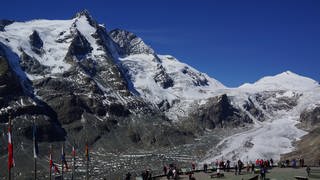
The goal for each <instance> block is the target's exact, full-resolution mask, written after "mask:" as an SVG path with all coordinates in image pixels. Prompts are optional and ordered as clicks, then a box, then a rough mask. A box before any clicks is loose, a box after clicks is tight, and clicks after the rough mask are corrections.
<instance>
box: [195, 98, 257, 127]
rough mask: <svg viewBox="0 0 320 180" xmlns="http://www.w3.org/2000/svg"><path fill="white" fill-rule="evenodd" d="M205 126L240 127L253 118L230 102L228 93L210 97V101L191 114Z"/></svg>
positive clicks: (199, 123)
mask: <svg viewBox="0 0 320 180" xmlns="http://www.w3.org/2000/svg"><path fill="white" fill-rule="evenodd" d="M190 117H191V118H192V119H193V120H196V121H197V123H196V124H198V125H200V126H202V127H203V128H208V129H214V128H223V127H239V126H244V125H245V124H246V123H252V120H251V119H250V118H249V117H248V116H247V115H246V114H245V113H243V112H241V111H240V110H239V109H237V108H235V107H234V106H233V105H231V104H230V100H229V98H228V96H227V95H226V94H223V95H220V96H216V97H213V98H210V99H209V100H208V102H207V103H206V104H204V105H202V106H200V107H199V108H197V112H194V113H192V114H191V116H190Z"/></svg>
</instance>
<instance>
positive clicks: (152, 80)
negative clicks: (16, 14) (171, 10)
mask: <svg viewBox="0 0 320 180" xmlns="http://www.w3.org/2000/svg"><path fill="white" fill-rule="evenodd" d="M319 89H320V87H319V83H317V82H315V81H313V80H311V79H309V78H305V77H302V76H299V75H297V74H294V73H292V72H289V71H287V72H284V73H281V74H279V75H276V76H273V77H265V78H262V79H261V80H259V81H257V82H256V83H254V84H244V85H243V86H241V87H239V88H227V87H225V86H224V85H223V84H221V83H220V82H219V81H217V80H215V79H213V78H211V77H209V76H208V75H206V74H205V73H202V72H199V71H197V70H196V69H194V68H192V67H191V66H189V65H187V64H184V63H182V62H180V61H179V60H177V59H176V58H174V57H173V56H170V55H159V54H157V53H156V51H155V50H153V49H152V48H151V47H150V46H148V45H147V44H145V43H144V42H143V40H142V39H141V38H140V37H138V36H136V35H135V34H133V33H131V32H128V31H126V30H121V29H115V30H112V31H110V32H108V31H107V30H106V28H105V27H104V26H103V25H100V24H98V23H97V22H96V21H95V20H94V19H93V18H92V16H91V15H90V14H89V13H88V11H81V12H79V13H77V14H76V15H75V16H74V18H72V19H70V20H33V21H28V22H14V21H8V20H2V21H0V111H1V113H0V123H1V127H2V128H6V123H7V122H8V118H9V117H10V118H11V119H12V120H13V127H14V130H15V131H14V132H15V133H14V139H15V141H19V142H23V143H21V144H22V145H21V148H22V149H26V150H25V152H27V151H30V152H31V148H30V147H28V146H24V144H30V140H31V138H32V137H31V127H32V122H33V121H34V122H36V124H37V125H38V129H39V131H40V133H39V134H40V137H39V140H40V141H41V142H42V143H41V144H42V146H43V147H42V148H43V149H44V150H45V151H47V148H48V146H49V145H48V143H50V142H56V143H57V142H59V143H62V142H64V143H65V144H68V145H70V144H76V146H77V147H79V148H82V147H83V146H84V142H85V141H88V142H89V144H90V146H92V147H93V148H92V152H93V153H96V154H95V155H97V158H100V157H102V156H100V155H101V154H105V153H107V152H108V153H109V152H111V153H121V152H128V151H132V150H133V151H143V150H155V149H157V148H167V147H176V146H177V145H184V144H190V143H191V144H192V143H193V142H194V139H195V138H196V137H199V136H201V135H203V134H205V133H207V132H211V131H212V130H216V131H219V130H223V129H225V128H231V129H232V128H235V129H239V128H241V127H255V126H257V125H261V126H262V125H264V124H267V123H272V122H275V120H277V119H279V118H284V117H289V115H290V117H291V115H292V114H294V116H300V114H301V113H302V114H301V116H300V117H301V121H302V122H303V123H304V124H305V125H306V126H308V127H309V126H310V125H313V124H315V123H317V122H316V120H315V119H317V117H318V115H317V113H318V110H313V111H307V110H306V107H308V106H309V105H312V104H316V103H317V102H319V100H320V97H319V96H318V95H317V94H319ZM310 99H311V100H310ZM292 116H293V115H292ZM292 128H294V127H292ZM283 136H284V137H287V136H285V135H283ZM312 137H313V136H312ZM1 141H2V142H3V144H4V143H5V142H6V137H5V136H3V137H2V138H1ZM249 141H250V140H248V139H246V142H249ZM291 141H292V139H290V142H291ZM249 144H251V145H252V146H257V143H256V145H254V143H253V142H249ZM56 148H58V147H56ZM67 148H68V146H67ZM235 148H236V147H235ZM239 149H241V148H239ZM0 153H1V154H5V153H6V150H5V149H2V150H1V151H0ZM99 153H100V154H99ZM43 160H44V161H45V158H43Z"/></svg>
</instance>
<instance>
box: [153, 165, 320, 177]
mask: <svg viewBox="0 0 320 180" xmlns="http://www.w3.org/2000/svg"><path fill="white" fill-rule="evenodd" d="M220 172H222V173H224V177H221V178H211V177H210V175H211V174H213V173H215V172H211V171H209V172H207V173H204V172H196V173H194V177H195V178H196V180H209V179H210V180H213V179H224V180H248V179H250V178H252V177H254V176H255V175H254V174H252V173H251V172H249V173H247V172H246V170H245V169H244V170H243V172H242V174H241V175H237V176H236V175H234V171H233V170H232V171H231V172H223V171H220ZM313 172H314V173H313ZM295 176H302V177H307V173H306V168H273V169H270V170H268V173H267V174H266V179H269V180H296V178H295ZM166 179H167V178H166V177H158V178H156V180H166ZM188 179H189V177H188V176H187V175H180V177H179V180H188ZM259 179H260V177H259ZM308 180H320V167H311V174H310V177H308Z"/></svg>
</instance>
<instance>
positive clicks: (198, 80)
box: [182, 66, 208, 86]
mask: <svg viewBox="0 0 320 180" xmlns="http://www.w3.org/2000/svg"><path fill="white" fill-rule="evenodd" d="M182 73H183V74H187V75H188V76H189V77H191V78H192V79H193V84H194V85H195V86H208V79H206V78H205V77H204V76H203V75H202V74H201V73H195V72H194V71H191V70H190V68H188V67H187V66H186V67H184V68H183V69H182Z"/></svg>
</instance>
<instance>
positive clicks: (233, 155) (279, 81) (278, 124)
mask: <svg viewBox="0 0 320 180" xmlns="http://www.w3.org/2000/svg"><path fill="white" fill-rule="evenodd" d="M268 91H275V92H279V93H276V95H275V97H272V98H271V100H269V99H268V101H271V102H272V103H277V99H278V98H286V97H287V98H290V97H295V96H297V94H301V95H302V96H301V97H300V98H299V100H298V103H297V105H296V106H295V107H294V108H293V109H291V110H288V111H286V110H281V111H274V112H272V113H273V114H272V115H269V116H268V118H267V120H266V121H263V122H260V121H257V120H254V127H253V128H252V129H250V130H249V131H245V132H241V133H238V134H234V135H232V136H229V137H227V138H225V139H223V140H221V142H220V143H218V144H217V145H216V146H214V147H213V148H212V149H211V150H209V151H208V153H207V155H206V156H205V157H204V158H203V159H202V160H201V162H202V163H212V162H215V161H216V159H220V160H221V159H224V160H232V161H236V160H238V159H241V160H242V161H244V162H248V161H255V160H256V159H270V158H272V159H274V160H279V159H280V155H281V154H284V153H288V152H291V151H293V150H294V146H293V145H292V143H293V142H294V141H297V140H300V138H301V137H302V136H304V135H306V134H307V132H305V131H303V130H301V129H298V128H297V127H296V125H297V124H298V123H299V117H300V114H301V112H302V111H303V110H305V109H307V108H313V107H315V106H316V105H319V103H320V86H319V83H318V82H316V81H314V80H312V79H309V78H305V77H302V76H299V75H297V74H295V73H292V72H290V71H286V72H284V73H281V74H279V75H276V76H270V77H267V78H262V79H261V80H259V81H257V82H256V83H254V84H245V85H243V86H241V87H239V88H236V89H233V90H232V92H226V93H227V94H230V95H232V96H234V97H235V98H234V99H233V100H234V103H235V104H238V105H241V104H243V102H241V101H243V100H244V99H245V97H244V94H247V95H250V94H251V95H252V94H255V93H260V94H263V93H265V92H268ZM283 91H284V92H283ZM241 97H242V98H241ZM264 113H265V114H268V113H267V112H265V111H264ZM253 119H254V118H253Z"/></svg>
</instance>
